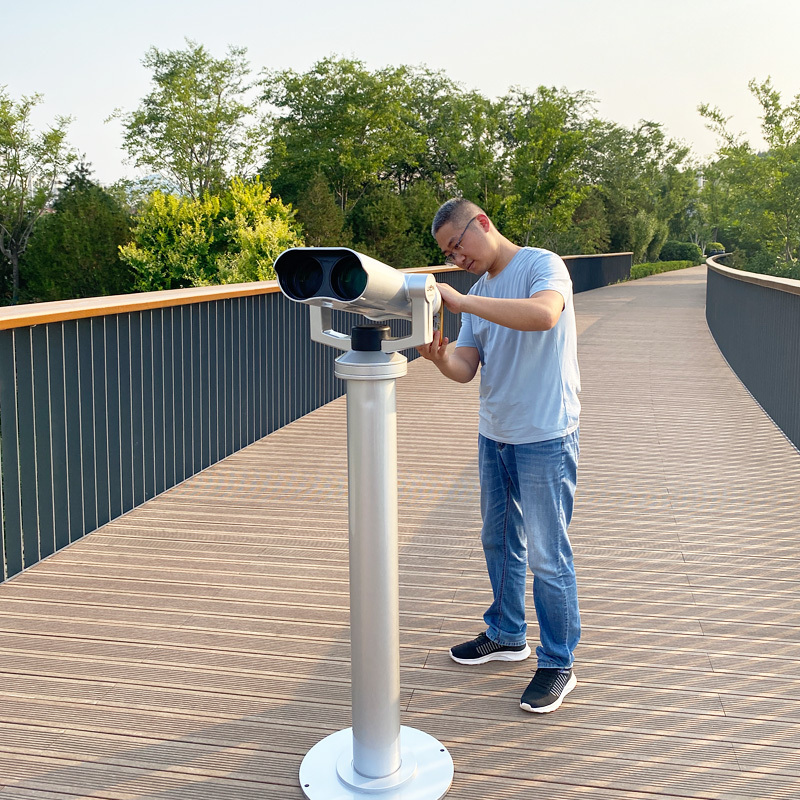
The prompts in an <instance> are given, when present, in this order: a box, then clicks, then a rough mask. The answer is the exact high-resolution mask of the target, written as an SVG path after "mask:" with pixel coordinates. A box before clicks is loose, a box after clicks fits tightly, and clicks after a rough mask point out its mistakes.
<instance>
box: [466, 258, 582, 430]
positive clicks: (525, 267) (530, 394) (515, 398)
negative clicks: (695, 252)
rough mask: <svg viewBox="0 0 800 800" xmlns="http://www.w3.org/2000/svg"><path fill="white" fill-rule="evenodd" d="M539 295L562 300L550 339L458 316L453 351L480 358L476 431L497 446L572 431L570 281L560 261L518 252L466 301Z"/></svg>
mask: <svg viewBox="0 0 800 800" xmlns="http://www.w3.org/2000/svg"><path fill="white" fill-rule="evenodd" d="M545 289H552V290H554V291H556V292H558V293H559V294H560V295H561V296H562V297H563V298H564V310H563V311H562V312H561V316H560V317H559V320H558V322H557V323H556V326H555V327H554V328H552V329H551V330H549V331H516V330H512V329H511V328H506V327H504V326H502V325H498V324H497V323H494V322H488V321H487V320H485V319H483V318H481V317H478V316H476V315H474V314H462V315H461V331H460V332H459V335H458V342H457V344H456V347H475V348H477V350H478V353H479V354H480V358H481V391H480V398H481V400H480V423H479V426H478V430H479V432H480V433H481V434H483V435H484V436H486V437H487V438H489V439H493V440H494V441H496V442H505V443H507V444H525V443H527V442H544V441H547V440H548V439H556V438H559V437H561V436H566V435H567V434H568V433H572V432H573V431H574V430H576V429H577V427H578V415H579V414H580V408H581V406H580V402H579V401H578V392H579V391H580V373H579V372H578V347H577V342H578V336H577V332H576V330H575V308H574V306H573V303H572V280H571V279H570V277H569V272H567V267H566V265H565V264H564V262H563V261H562V260H561V258H559V256H557V255H556V254H555V253H551V252H550V251H549V250H542V249H541V248H538V247H524V248H523V249H522V250H520V251H518V252H517V253H516V255H515V256H514V257H513V258H512V259H511V261H509V263H508V264H507V265H506V266H505V268H504V269H503V270H502V271H501V272H500V273H499V274H498V275H496V276H495V277H494V278H491V277H489V274H488V273H486V274H484V275H482V276H481V277H480V278H479V279H478V281H477V283H476V284H475V285H474V286H473V287H472V289H470V291H469V293H470V294H473V295H480V296H482V297H502V298H523V297H530V296H531V295H533V294H535V293H536V292H541V291H544V290H545Z"/></svg>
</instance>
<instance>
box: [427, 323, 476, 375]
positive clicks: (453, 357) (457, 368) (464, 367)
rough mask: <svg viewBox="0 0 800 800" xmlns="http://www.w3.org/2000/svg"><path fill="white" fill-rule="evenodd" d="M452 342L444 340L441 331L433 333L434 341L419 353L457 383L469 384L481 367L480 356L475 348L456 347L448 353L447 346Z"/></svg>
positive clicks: (445, 338)
mask: <svg viewBox="0 0 800 800" xmlns="http://www.w3.org/2000/svg"><path fill="white" fill-rule="evenodd" d="M449 342H450V340H449V339H448V338H447V337H446V336H445V337H444V338H442V334H441V332H440V331H434V332H433V341H432V342H431V343H430V344H426V345H423V346H422V347H418V348H417V352H418V353H419V354H420V355H421V356H422V357H423V358H426V359H427V360H428V361H433V363H434V364H435V365H436V366H437V368H438V369H439V372H441V373H442V375H444V376H445V377H447V378H450V380H451V381H456V382H457V383H469V382H470V381H471V380H472V379H473V378H474V377H475V375H476V374H477V372H478V367H479V366H480V356H479V355H478V351H477V349H476V348H474V347H456V349H455V350H453V351H451V352H448V351H447V345H448V344H449Z"/></svg>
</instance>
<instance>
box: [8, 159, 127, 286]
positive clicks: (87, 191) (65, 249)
mask: <svg viewBox="0 0 800 800" xmlns="http://www.w3.org/2000/svg"><path fill="white" fill-rule="evenodd" d="M48 211H49V213H46V214H44V215H43V216H42V218H41V219H40V220H39V222H38V223H37V224H36V226H35V228H34V231H33V234H32V236H31V239H30V243H29V245H28V248H27V251H26V252H25V255H24V257H23V259H22V263H21V265H20V276H21V283H22V297H23V299H25V300H26V301H44V300H67V299H70V298H73V297H95V296H98V295H109V294H122V293H125V292H130V291H132V289H133V276H132V275H131V272H130V269H129V268H128V266H127V264H125V263H123V262H122V260H121V259H120V257H119V248H120V246H122V245H124V244H126V243H127V242H128V240H129V239H130V214H129V213H128V211H127V210H126V208H125V207H124V206H123V205H122V204H121V203H120V202H119V201H118V200H117V199H116V198H115V197H114V196H113V195H112V194H110V193H109V192H107V191H106V190H105V189H103V188H102V187H101V186H100V185H99V184H97V183H95V182H94V181H92V180H91V178H90V172H89V169H88V167H87V166H86V165H85V164H79V165H78V167H77V168H76V169H75V170H73V171H72V172H71V173H70V175H69V176H68V178H67V180H66V182H65V183H64V185H63V186H62V187H61V188H60V189H59V191H58V195H57V197H56V199H55V201H54V202H53V204H52V207H51V208H50V209H48Z"/></svg>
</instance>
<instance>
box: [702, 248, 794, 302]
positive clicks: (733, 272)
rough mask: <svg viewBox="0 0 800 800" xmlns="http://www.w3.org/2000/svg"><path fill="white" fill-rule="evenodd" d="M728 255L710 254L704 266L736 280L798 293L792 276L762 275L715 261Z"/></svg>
mask: <svg viewBox="0 0 800 800" xmlns="http://www.w3.org/2000/svg"><path fill="white" fill-rule="evenodd" d="M729 255H730V253H720V254H719V255H716V256H711V257H710V258H708V259H706V266H707V267H708V268H709V269H713V270H714V271H715V272H718V273H719V274H720V275H727V276H728V277H729V278H733V279H734V280H737V281H743V282H744V283H754V284H756V285H757V286H765V287H766V288H767V289H777V290H778V291H780V292H788V293H789V294H800V281H797V280H794V279H793V278H778V277H776V276H775V275H764V274H762V273H760V272H747V271H746V270H743V269H734V268H733V267H726V266H723V265H722V264H718V263H717V262H716V259H718V258H725V256H729Z"/></svg>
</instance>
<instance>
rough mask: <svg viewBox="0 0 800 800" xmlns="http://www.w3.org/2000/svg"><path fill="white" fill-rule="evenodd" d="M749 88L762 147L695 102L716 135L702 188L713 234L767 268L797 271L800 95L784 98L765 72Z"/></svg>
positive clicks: (799, 245)
mask: <svg viewBox="0 0 800 800" xmlns="http://www.w3.org/2000/svg"><path fill="white" fill-rule="evenodd" d="M749 88H750V92H751V94H752V95H753V97H754V98H755V99H756V101H757V102H758V104H759V106H760V107H761V132H762V135H763V137H764V140H765V141H766V143H767V146H768V149H767V150H766V151H764V152H759V151H757V150H756V149H754V148H753V147H752V146H751V145H750V143H749V142H747V141H745V140H744V139H743V138H742V137H741V136H740V135H738V134H735V133H734V132H732V131H731V129H730V127H729V122H730V119H729V118H726V117H724V116H723V114H722V112H721V111H720V110H719V109H718V108H715V107H711V106H709V105H702V106H700V108H699V111H700V113H701V115H702V116H703V117H704V118H705V119H706V120H707V124H708V127H709V128H711V130H713V131H715V132H716V133H717V135H718V136H719V139H720V145H719V147H718V150H717V159H716V161H715V162H714V163H713V164H712V165H710V166H709V168H708V170H707V173H708V178H709V180H707V181H706V186H707V187H708V188H707V190H706V191H705V192H704V196H705V198H706V201H707V211H708V214H709V217H710V221H711V223H712V224H713V228H714V230H713V233H714V234H715V235H714V238H721V239H722V240H723V241H724V242H725V244H726V246H727V247H729V248H732V247H736V248H738V249H740V250H741V251H742V252H743V253H744V255H745V257H746V258H748V259H749V260H751V261H752V262H753V263H754V264H757V265H759V267H760V268H761V269H764V270H765V271H769V272H773V273H776V274H782V275H788V276H798V277H800V269H798V259H799V258H800V95H798V96H796V97H795V98H794V99H793V100H791V101H790V102H788V103H786V104H784V103H783V100H782V98H781V94H780V92H778V90H777V89H775V87H774V86H773V85H772V81H771V80H770V79H769V78H767V79H766V80H764V81H762V82H760V83H759V82H758V81H756V80H752V81H750V83H749ZM704 189H706V187H704ZM717 233H719V237H718V236H717V235H716V234H717Z"/></svg>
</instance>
